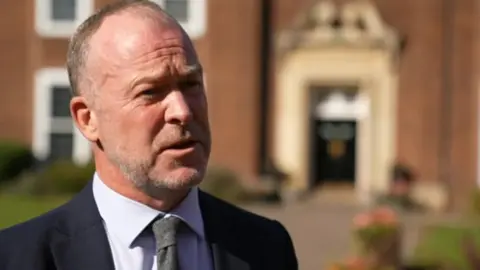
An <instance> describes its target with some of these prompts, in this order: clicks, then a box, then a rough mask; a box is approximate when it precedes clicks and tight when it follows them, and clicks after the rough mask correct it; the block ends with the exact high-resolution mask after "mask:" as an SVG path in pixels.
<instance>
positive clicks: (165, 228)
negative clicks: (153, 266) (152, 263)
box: [152, 216, 183, 270]
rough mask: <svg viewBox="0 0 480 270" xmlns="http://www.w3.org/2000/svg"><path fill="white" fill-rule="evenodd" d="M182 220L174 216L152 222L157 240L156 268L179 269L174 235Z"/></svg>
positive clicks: (162, 269) (165, 269) (163, 269)
mask: <svg viewBox="0 0 480 270" xmlns="http://www.w3.org/2000/svg"><path fill="white" fill-rule="evenodd" d="M182 224H183V221H182V220H181V219H180V218H177V217H174V216H168V217H164V218H160V219H158V220H156V221H154V222H153V224H152V229H153V234H154V235H155V240H156V242H157V269H158V270H179V269H180V267H179V266H178V258H177V241H176V235H177V232H178V231H179V229H180V227H181V226H182Z"/></svg>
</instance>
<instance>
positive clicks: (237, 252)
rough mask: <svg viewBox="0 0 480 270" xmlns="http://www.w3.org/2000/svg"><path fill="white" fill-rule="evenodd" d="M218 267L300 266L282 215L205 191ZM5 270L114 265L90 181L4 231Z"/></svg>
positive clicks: (0, 252) (278, 269) (1, 264)
mask: <svg viewBox="0 0 480 270" xmlns="http://www.w3.org/2000/svg"><path fill="white" fill-rule="evenodd" d="M199 198H200V199H199V200H200V207H201V209H202V215H203V218H204V223H205V231H206V235H207V238H208V240H209V243H210V245H211V250H212V257H213V262H214V266H215V270H270V269H271V270H297V269H298V266H297V259H296V255H295V251H294V248H293V244H292V241H291V238H290V236H289V234H288V233H287V231H286V230H285V228H284V227H283V226H282V225H281V224H280V223H279V222H277V221H273V220H269V219H266V218H263V217H260V216H257V215H254V214H252V213H249V212H246V211H243V210H241V209H239V208H237V207H235V206H232V205H230V204H227V203H226V202H223V201H221V200H219V199H217V198H214V197H213V196H211V195H208V194H206V193H204V192H200V196H199ZM0 218H1V216H0ZM0 269H1V270H87V269H88V270H114V264H113V258H112V254H111V251H110V247H109V243H108V239H107V235H106V232H105V229H104V227H103V223H102V218H101V217H100V214H99V212H98V210H97V206H96V204H95V200H94V198H93V191H92V185H91V183H90V184H89V185H87V187H86V188H85V189H84V190H83V191H81V192H80V193H79V194H78V195H77V196H75V197H74V198H73V199H72V200H71V201H70V202H68V203H67V204H65V205H63V206H61V207H59V208H57V209H55V210H53V211H51V212H49V213H47V214H44V215H42V216H39V217H37V218H35V219H32V220H30V221H27V222H25V223H22V224H19V225H16V226H13V227H11V228H8V229H6V230H3V231H1V232H0Z"/></svg>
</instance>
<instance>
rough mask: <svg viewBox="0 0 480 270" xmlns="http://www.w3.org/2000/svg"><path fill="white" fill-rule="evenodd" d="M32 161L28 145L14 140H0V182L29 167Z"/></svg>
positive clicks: (14, 176) (16, 175) (8, 179)
mask: <svg viewBox="0 0 480 270" xmlns="http://www.w3.org/2000/svg"><path fill="white" fill-rule="evenodd" d="M34 161H35V159H34V157H33V154H32V151H31V150H30V148H29V147H28V146H25V145H23V144H20V143H16V142H9V141H3V142H0V183H2V182H6V181H10V180H13V179H15V178H16V177H18V176H19V175H20V174H21V173H22V172H24V171H26V170H27V169H30V168H31V167H32V166H33V164H34Z"/></svg>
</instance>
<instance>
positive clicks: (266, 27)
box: [257, 0, 272, 175]
mask: <svg viewBox="0 0 480 270" xmlns="http://www.w3.org/2000/svg"><path fill="white" fill-rule="evenodd" d="M271 10H272V2H271V0H261V14H260V16H261V18H260V20H261V22H260V25H261V29H260V51H259V53H260V54H259V59H260V63H259V64H260V80H259V92H260V104H259V105H260V106H259V110H260V111H259V114H260V119H259V123H258V124H259V126H258V130H259V147H258V157H257V160H258V164H257V172H258V174H259V175H263V174H266V173H268V171H269V168H268V167H269V158H270V157H269V151H268V127H269V121H268V120H269V119H268V116H269V111H270V106H269V105H270V103H269V92H270V68H271V67H270V62H271V61H270V59H271V43H272V41H271V39H272V33H271V31H272V18H271V17H272V16H271V13H272V12H271Z"/></svg>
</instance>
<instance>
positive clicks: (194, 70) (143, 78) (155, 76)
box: [131, 64, 203, 88]
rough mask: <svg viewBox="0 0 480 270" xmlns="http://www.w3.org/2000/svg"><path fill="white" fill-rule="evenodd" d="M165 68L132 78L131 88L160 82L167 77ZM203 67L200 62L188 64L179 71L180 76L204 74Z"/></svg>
mask: <svg viewBox="0 0 480 270" xmlns="http://www.w3.org/2000/svg"><path fill="white" fill-rule="evenodd" d="M164 71H165V69H158V70H155V71H153V72H150V73H148V74H147V75H140V76H138V77H135V78H134V79H133V80H132V83H131V88H134V87H135V86H137V85H139V84H142V83H146V82H158V81H159V80H161V79H162V78H165V77H166V73H165V72H164ZM202 72H203V68H202V66H201V65H200V64H193V65H187V66H185V67H184V68H182V70H181V71H179V72H178V76H179V77H190V76H193V75H197V74H202Z"/></svg>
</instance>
